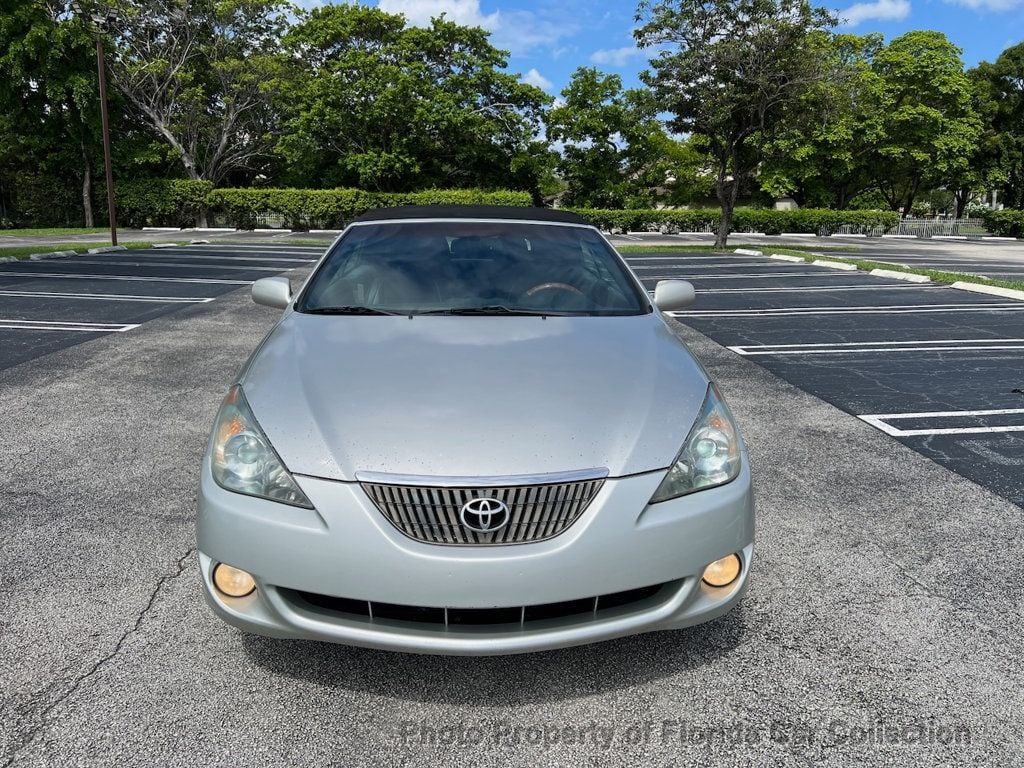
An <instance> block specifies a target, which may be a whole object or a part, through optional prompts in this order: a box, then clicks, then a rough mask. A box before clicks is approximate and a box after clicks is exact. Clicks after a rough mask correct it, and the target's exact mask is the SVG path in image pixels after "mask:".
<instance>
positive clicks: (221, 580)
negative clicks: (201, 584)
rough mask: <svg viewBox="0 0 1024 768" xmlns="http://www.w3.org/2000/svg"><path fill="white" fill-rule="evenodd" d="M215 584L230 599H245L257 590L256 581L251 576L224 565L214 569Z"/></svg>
mask: <svg viewBox="0 0 1024 768" xmlns="http://www.w3.org/2000/svg"><path fill="white" fill-rule="evenodd" d="M213 583H214V584H215V585H216V586H217V589H219V590H220V591H221V592H223V593H224V594H225V595H227V596H228V597H245V596H246V595H250V594H252V593H253V592H254V591H255V590H256V580H255V579H253V577H252V576H251V575H250V574H248V573H246V572H245V571H243V570H241V569H240V568H232V567H231V566H230V565H226V564H224V563H218V564H217V567H216V568H214V569H213Z"/></svg>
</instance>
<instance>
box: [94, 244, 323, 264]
mask: <svg viewBox="0 0 1024 768" xmlns="http://www.w3.org/2000/svg"><path fill="white" fill-rule="evenodd" d="M168 257H171V258H174V259H179V260H180V259H188V260H203V261H234V262H236V263H237V262H239V261H281V262H287V263H289V264H312V263H313V262H315V261H316V259H312V258H311V259H297V258H293V257H291V256H242V255H236V256H230V255H228V252H226V251H225V255H223V256H222V255H219V254H216V253H210V254H197V253H196V252H195V251H183V252H180V253H179V252H178V251H177V250H174V249H171V248H161V249H159V252H158V253H142V252H140V251H132V252H130V253H128V254H127V255H126V256H124V257H120V258H117V257H116V258H114V259H111V262H112V263H122V262H121V258H127V259H166V258H168ZM78 263H81V262H78Z"/></svg>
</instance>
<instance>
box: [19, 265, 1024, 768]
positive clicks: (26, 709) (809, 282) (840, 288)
mask: <svg viewBox="0 0 1024 768" xmlns="http://www.w3.org/2000/svg"><path fill="white" fill-rule="evenodd" d="M200 248H201V249H200ZM200 248H197V249H186V250H185V252H183V253H181V254H178V256H177V257H176V258H175V259H174V262H175V263H178V264H187V266H176V267H172V266H168V265H164V266H160V267H158V266H156V262H159V261H171V259H168V258H167V257H168V256H170V255H171V254H169V253H167V252H159V251H147V252H146V254H147V255H146V257H145V258H142V257H140V256H138V255H135V254H113V255H112V256H110V257H109V261H108V257H107V256H104V257H103V258H102V259H97V258H93V257H81V258H80V259H75V260H69V261H67V262H44V264H43V265H42V266H40V265H25V264H21V263H19V264H16V265H13V266H12V265H5V266H4V268H3V269H2V270H0V273H2V274H3V281H2V282H0V285H2V288H0V290H3V291H23V292H24V291H37V292H39V291H49V292H78V293H114V292H115V291H116V292H122V293H124V294H133V295H137V296H155V297H158V298H160V297H163V298H166V296H168V295H174V296H176V297H185V298H215V300H214V301H209V302H190V303H184V304H173V305H172V303H170V302H166V301H164V302H161V301H154V302H140V303H139V304H138V306H136V304H135V303H132V302H122V301H115V300H113V299H110V298H109V297H107V298H97V299H86V298H77V299H72V298H62V297H44V296H39V295H36V296H34V297H22V296H8V295H6V294H5V295H0V306H2V307H4V310H5V311H4V313H3V317H4V318H8V319H11V320H16V321H19V322H20V323H21V324H23V325H28V324H29V323H28V322H26V321H40V322H47V323H50V324H56V323H58V322H78V323H90V322H92V323H96V322H105V323H111V324H119V325H122V326H124V325H132V326H136V327H133V328H130V329H128V330H124V331H120V332H102V333H100V332H97V331H77V332H71V331H65V330H55V331H48V332H45V333H44V332H42V331H40V330H38V329H35V330H32V329H7V330H3V331H0V332H2V333H3V334H5V335H4V336H3V337H2V339H0V341H2V344H0V349H2V350H3V355H4V356H5V357H4V358H3V359H2V360H0V393H2V395H0V397H2V400H0V403H2V407H0V434H2V435H4V436H5V438H6V439H5V440H4V441H2V442H0V469H2V471H0V484H2V486H3V487H2V489H0V490H2V495H0V506H2V513H0V541H2V542H3V544H2V547H3V549H2V552H3V556H2V557H0V682H2V692H0V766H8V765H12V766H13V765H17V766H44V765H104V766H108V765H109V766H115V765H117V766H120V765H123V766H135V765H160V766H176V765H210V766H213V765H223V766H249V765H258V766H261V768H265V767H266V766H279V765H280V766H293V765H345V766H364V765H365V766H392V765H394V766H398V765H403V766H405V765H453V766H454V765H459V766H462V765H480V766H508V765H567V766H579V765H622V766H627V765H628V766H634V765H638V764H643V765H659V766H677V765H759V766H761V765H763V766H769V765H783V764H785V765H806V766H819V765H835V766H840V765H842V766H860V765H900V766H905V765H950V766H965V765H977V766H1004V765H1005V766H1010V765H1020V755H1021V754H1022V750H1024V736H1022V734H1021V729H1020V725H1019V713H1020V711H1022V709H1024V694H1022V691H1024V639H1022V637H1021V632H1020V617H1021V605H1022V598H1024V587H1022V585H1024V573H1022V567H1021V565H1020V561H1019V558H1017V557H1016V554H1015V553H1016V551H1017V549H1018V548H1019V547H1018V546H1017V545H1018V542H1019V538H1020V526H1021V512H1022V510H1021V507H1020V506H1018V504H1019V498H1020V497H1019V493H1020V491H1019V488H1018V489H1017V490H1016V493H1017V496H1016V497H1014V496H1013V494H1014V493H1015V491H1014V486H1013V483H1012V477H1013V475H1014V473H1016V476H1017V478H1018V480H1017V483H1018V484H1019V483H1020V480H1019V477H1020V464H1019V462H1020V456H1021V453H1020V452H1019V451H1020V443H1019V439H1020V437H1021V435H1020V433H1019V432H1010V431H1004V432H981V433H958V434H954V435H933V436H927V435H920V436H906V437H896V438H895V439H894V437H893V436H892V435H890V434H887V433H886V432H885V431H883V429H880V428H879V426H878V425H873V424H871V423H868V422H867V421H865V420H864V419H861V418H856V417H855V416H853V415H851V414H855V415H856V416H871V415H878V414H894V413H895V414H898V415H899V416H906V415H907V414H909V413H918V414H920V413H921V412H936V411H948V410H965V409H966V410H972V411H977V410H993V409H997V410H1012V409H1011V408H1010V407H1009V405H1008V404H1012V403H1014V402H1019V401H1014V400H1013V393H1012V392H1004V391H1003V390H1006V389H1007V388H1008V387H1009V388H1010V389H1012V388H1013V387H1012V386H1010V385H1012V384H1013V378H1014V372H1015V371H1016V373H1018V374H1019V373H1020V366H1019V364H1016V363H1014V359H1017V360H1019V359H1020V357H1019V353H1018V352H1016V351H1015V350H1013V349H998V350H996V349H993V348H992V347H993V346H999V347H1012V346H1014V345H1015V344H1016V343H1017V342H1015V341H1011V339H1013V338H1015V337H1024V333H1020V332H1019V330H1014V329H1015V328H1016V329H1020V327H1021V323H1022V322H1024V314H1022V313H1021V311H1019V310H1017V309H1014V308H1012V307H1009V306H1005V307H1004V306H996V305H1002V304H1010V302H1004V301H1001V300H995V299H994V297H982V296H977V295H972V294H967V293H960V292H956V291H952V290H950V289H939V288H921V287H917V286H908V285H907V284H904V283H898V282H897V281H888V280H880V279H878V278H869V277H867V276H864V275H857V274H850V273H845V272H838V271H831V270H826V269H822V268H817V267H809V266H805V265H792V264H786V263H784V262H773V261H770V260H767V259H761V258H756V257H754V258H752V257H739V256H724V257H723V256H717V255H716V256H700V255H698V254H670V255H665V254H647V255H645V254H629V257H628V258H629V260H630V262H631V263H632V264H633V265H634V266H635V267H636V268H638V274H642V275H643V278H644V280H645V282H646V283H647V284H648V285H649V286H651V287H653V284H654V282H656V280H657V279H658V278H659V277H661V276H669V275H678V276H683V277H686V278H688V279H692V280H694V282H695V283H696V285H697V287H698V289H699V290H700V291H701V292H702V293H701V295H700V296H699V301H698V303H697V304H696V305H695V306H694V307H693V308H692V310H690V311H689V312H688V313H686V314H684V315H682V316H680V317H679V320H680V321H682V322H683V323H685V325H681V326H679V328H678V332H679V333H680V335H682V336H683V338H685V339H686V340H687V342H688V343H689V344H690V345H691V348H692V349H693V351H694V352H695V354H696V355H698V357H699V358H700V359H701V360H702V362H703V363H704V365H705V366H706V368H707V369H708V371H709V373H710V374H711V375H712V376H713V377H714V378H715V379H716V380H717V381H718V382H719V383H720V385H721V387H722V389H723V391H724V392H725V394H726V396H727V398H728V399H729V402H730V404H731V406H732V408H733V410H734V412H735V413H736V417H737V419H738V421H739V423H740V426H741V429H742V430H743V433H744V436H745V438H746V440H747V443H748V445H749V448H750V452H751V461H752V464H753V467H752V469H753V472H754V474H755V482H756V487H757V494H758V518H759V519H758V525H759V529H758V538H757V543H756V555H755V569H756V570H755V571H754V572H753V574H752V584H751V589H750V592H749V593H748V595H747V597H746V598H745V599H744V602H743V603H742V604H741V606H740V607H739V608H738V609H737V610H735V611H733V612H731V613H730V614H728V615H726V616H725V617H723V618H721V619H719V620H717V621H715V622H712V623H710V624H707V625H703V626H701V627H696V628H693V629H691V630H686V631H682V632H676V633H658V634H652V635H645V636H639V637H633V638H627V639H623V640H618V641H613V642H609V643H603V644H599V645H594V646H589V647H583V648H576V649H567V650H563V651H555V652H550V653H542V654H535V655H529V656H521V657H500V658H438V657H420V656H408V655H402V654H389V653H383V652H374V651H368V650H360V649H351V648H345V647H340V646H331V645H325V644H317V643H304V642H282V641H273V640H265V639H261V638H256V637H248V636H244V635H241V634H240V633H238V632H236V631H234V630H232V629H230V628H228V627H226V626H225V625H223V624H222V623H221V622H220V621H219V620H217V619H216V618H215V617H214V616H213V615H212V614H211V613H210V611H209V610H208V609H207V607H206V606H205V604H204V603H203V601H202V598H201V596H200V586H199V576H198V572H197V566H196V560H195V553H194V545H195V538H194V503H195V493H196V482H197V475H198V465H199V460H200V457H201V455H202V452H203V449H204V446H205V441H206V438H207V434H208V430H209V426H210V424H211V422H212V419H213V415H214V412H215V411H216V408H217V406H218V404H219V402H220V400H221V398H222V397H223V395H224V392H225V391H226V389H227V387H228V385H229V384H230V382H231V379H232V377H233V375H234V374H235V372H236V371H237V369H238V367H239V366H240V365H241V363H242V362H243V361H244V360H245V358H246V357H247V355H248V354H249V353H250V352H251V350H252V349H253V347H254V346H255V345H256V344H257V343H258V341H259V339H260V338H261V337H262V335H263V334H264V333H265V332H266V330H267V329H268V328H269V327H270V325H271V324H272V323H273V322H274V320H275V318H276V313H275V312H274V311H273V310H270V309H267V308H263V307H257V306H255V305H253V304H252V303H251V302H250V301H249V299H248V297H247V295H246V294H247V291H246V290H244V289H245V288H246V285H245V283H247V282H248V281H251V280H253V279H255V278H256V277H260V276H264V275H268V274H274V273H275V272H280V271H281V270H283V269H287V268H289V267H292V266H296V267H299V268H301V267H302V266H303V264H301V263H296V262H292V261H284V260H283V259H282V258H281V257H282V256H284V252H283V251H281V250H278V249H276V248H275V249H273V250H272V252H270V253H266V254H261V258H268V259H270V261H266V262H264V261H259V262H257V261H255V260H254V259H252V258H251V257H252V256H253V255H254V254H253V252H252V251H249V250H245V251H237V250H236V251H234V252H233V253H232V254H231V255H229V254H227V253H225V252H217V255H216V256H212V257H211V256H207V255H206V254H212V253H213V252H212V251H207V250H206V248H207V246H202V247H200ZM317 250H318V249H316V248H313V249H311V252H309V253H302V254H296V253H293V252H292V251H288V255H287V256H286V258H288V259H292V258H297V259H301V260H306V261H307V262H308V259H310V258H312V257H313V256H314V255H315V254H316V252H317ZM239 254H244V255H243V256H239ZM185 256H189V257H191V256H197V257H199V258H196V259H191V258H190V259H184V258H182V257H185ZM245 256H248V257H249V258H245ZM236 259H237V260H236ZM83 261H101V262H102V264H83V263H82V262H83ZM206 263H210V264H211V268H210V269H206V268H205V267H203V266H200V265H201V264H206ZM214 264H217V265H220V266H217V267H213V266H212V265H214ZM253 265H257V266H261V267H266V268H267V269H265V270H255V269H253ZM230 267H237V268H238V269H229V268H230ZM641 267H642V269H641ZM43 270H46V271H49V272H51V273H54V274H58V275H60V277H54V278H43V277H39V276H37V277H26V276H24V275H22V274H21V273H22V272H29V271H34V273H36V274H38V272H40V271H43ZM10 272H14V273H16V274H15V276H14V277H9V276H8V275H9V273H10ZM72 274H77V275H83V274H84V275H97V274H100V275H104V276H107V277H110V276H116V277H127V278H131V279H129V280H123V281H122V280H106V279H100V278H96V277H92V278H88V277H73V276H71V275H72ZM296 274H297V273H296ZM160 276H170V277H174V278H179V279H181V278H187V279H192V280H208V279H228V280H237V281H239V284H235V283H170V284H169V285H171V286H173V289H174V290H173V294H166V293H162V292H161V291H162V290H171V288H166V289H164V288H161V287H159V286H161V285H163V281H159V280H156V279H155V278H157V277H160ZM10 281H13V283H14V284H16V285H18V286H26V285H27V286H29V287H28V288H25V287H16V288H12V287H11V285H12V282H10ZM121 283H124V285H121ZM44 286H46V287H44ZM86 286H88V287H86ZM113 286H119V287H117V288H114V287H113ZM730 291H731V292H730ZM26 298H28V299H30V301H28V302H27V303H22V304H15V303H12V302H15V301H23V300H24V299H26ZM51 298H54V299H55V301H54V303H53V306H52V307H50V306H48V304H49V303H50V302H48V301H45V300H44V299H51ZM1019 304H1020V306H1021V307H1022V308H1024V303H1019ZM950 305H954V306H950ZM1014 306H1016V305H1014ZM15 307H17V308H18V309H17V310H16V311H15V309H14V308H15ZM48 313H49V314H48ZM694 329H696V330H694ZM698 331H700V332H698ZM19 334H20V335H19ZM703 334H708V336H710V337H712V338H713V339H714V341H712V340H711V339H710V338H708V336H705V335H703ZM18 339H21V340H22V341H21V342H18V343H19V344H20V347H19V348H17V349H15V352H14V353H11V352H10V350H11V349H12V343H11V341H10V340H15V341H16V340H18ZM32 339H36V340H38V341H35V342H33V341H32ZM48 339H59V341H47V340H48ZM971 339H982V340H984V341H977V342H975V341H970V340H971ZM932 341H936V342H941V344H942V346H944V347H946V346H956V349H953V350H943V351H941V352H936V351H934V350H933V349H931V348H930V347H929V348H928V349H921V348H922V347H926V346H928V345H926V344H924V343H923V342H932ZM716 342H718V343H716ZM891 342H913V345H912V347H911V348H908V349H904V347H907V346H908V345H905V344H902V343H901V344H894V343H891ZM847 343H849V344H854V345H858V346H856V350H855V351H854V352H849V353H848V352H845V351H844V352H835V353H834V354H818V353H812V354H792V355H781V354H774V353H776V352H778V351H779V350H780V349H784V350H788V349H799V350H811V351H813V349H817V348H810V347H785V348H780V347H779V346H778V345H781V344H819V345H821V344H824V345H833V346H832V348H833V349H844V350H845V349H847V348H845V347H843V348H839V347H836V346H835V345H838V344H847ZM45 344H54V345H55V346H52V347H44V345H45ZM723 345H726V346H732V347H742V348H743V349H742V351H733V350H730V349H727V348H726V346H723ZM769 345H775V346H769ZM1022 345H1024V342H1022ZM966 346H976V347H979V349H964V347H966ZM889 347H899V349H900V351H899V352H887V351H879V350H882V349H883V348H884V349H888V348H889ZM752 352H766V353H771V354H761V355H759V354H752ZM7 355H10V357H6V356H7ZM16 356H17V359H16ZM1011 356H1015V357H1011ZM18 361H20V362H18ZM1014 386H1018V385H1014ZM342 395H343V393H342ZM1017 397H1020V396H1019V395H1017ZM826 401H829V402H826ZM830 403H835V404H836V405H838V406H839V407H835V405H832V404H830ZM1018 407H1024V406H1018ZM1005 415H1009V414H1005ZM968 418H975V417H968ZM979 418H981V417H979ZM984 418H985V419H987V417H984ZM880 422H881V423H885V424H890V425H896V426H898V427H900V428H902V429H915V430H916V429H935V428H947V427H948V425H949V423H950V422H949V421H948V420H947V419H946V417H930V416H925V417H920V416H918V417H914V418H913V419H905V420H900V419H898V418H896V419H893V418H892V417H888V418H887V419H883V420H880ZM1016 423H1018V424H1019V423H1020V422H1016ZM976 424H977V425H981V427H982V428H985V429H988V428H989V427H992V426H998V425H1000V424H1001V425H1003V426H1006V424H1005V423H1004V422H996V421H992V420H982V421H978V422H972V427H974V426H975V425H976ZM1011 426H1012V425H1011ZM961 427H962V422H957V424H956V426H955V427H953V428H961ZM938 438H941V439H942V440H943V441H949V445H947V446H946V448H944V449H942V450H936V451H933V453H929V452H928V451H929V446H930V445H933V444H934V445H939V443H938ZM982 441H988V442H984V443H983V442H982ZM999 441H1003V442H999ZM943 444H945V443H943ZM965 444H970V445H973V446H974V449H975V450H974V451H971V450H969V449H967V448H964V445H965ZM981 445H984V449H985V450H989V451H992V456H995V457H997V458H995V459H993V458H991V457H990V458H988V459H987V460H985V461H984V462H982V461H981V460H982V459H984V457H985V455H986V454H985V453H984V450H981V449H980V448H979V446H981ZM950 446H953V447H956V448H957V449H958V450H960V449H962V450H964V451H966V452H967V453H969V454H970V455H972V456H973V455H978V456H979V464H978V466H984V467H987V468H988V469H987V470H986V471H987V472H988V471H991V473H992V474H991V475H986V476H985V477H981V476H979V477H978V478H977V479H978V482H972V481H971V480H968V479H966V478H967V477H968V476H969V475H968V472H969V467H968V466H967V464H968V463H969V462H967V463H963V462H962V463H961V464H960V465H954V464H953V463H951V462H950V461H947V460H944V459H943V458H942V455H941V454H942V453H943V451H947V452H949V453H952V451H953V448H952V447H950ZM1013 446H1016V448H1014V447H1013ZM979 451H980V453H979ZM965 455H966V454H965ZM1014 461H1016V462H1017V463H1016V465H1014V464H1013V463H1012V462H1014ZM937 462H938V463H937ZM1005 462H1011V463H1005ZM940 464H945V465H946V466H940ZM947 466H949V467H951V468H952V469H953V470H955V471H950V469H947ZM1014 466H1016V469H1014ZM986 478H988V479H987V480H986ZM982 481H985V482H982ZM1010 498H1016V499H1017V500H1018V504H1015V503H1011V501H1008V500H1007V499H1010ZM609 567H614V563H609Z"/></svg>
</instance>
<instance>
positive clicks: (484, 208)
mask: <svg viewBox="0 0 1024 768" xmlns="http://www.w3.org/2000/svg"><path fill="white" fill-rule="evenodd" d="M403 219H508V220H510V221H546V222H557V223H560V224H577V225H579V224H582V225H584V226H590V222H589V221H587V220H586V219H584V218H583V217H582V216H580V215H579V214H576V213H572V212H571V211H557V210H554V209H552V208H528V207H525V206H514V205H396V206H392V207H390V208H375V209H374V210H372V211H367V212H366V213H364V214H362V215H361V216H359V217H357V218H355V219H353V220H352V221H353V223H360V222H365V221H401V220H403Z"/></svg>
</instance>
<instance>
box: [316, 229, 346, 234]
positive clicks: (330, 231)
mask: <svg viewBox="0 0 1024 768" xmlns="http://www.w3.org/2000/svg"><path fill="white" fill-rule="evenodd" d="M343 231H344V230H341V229H311V230H309V234H311V235H340V234H341V233H342V232H343Z"/></svg>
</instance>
